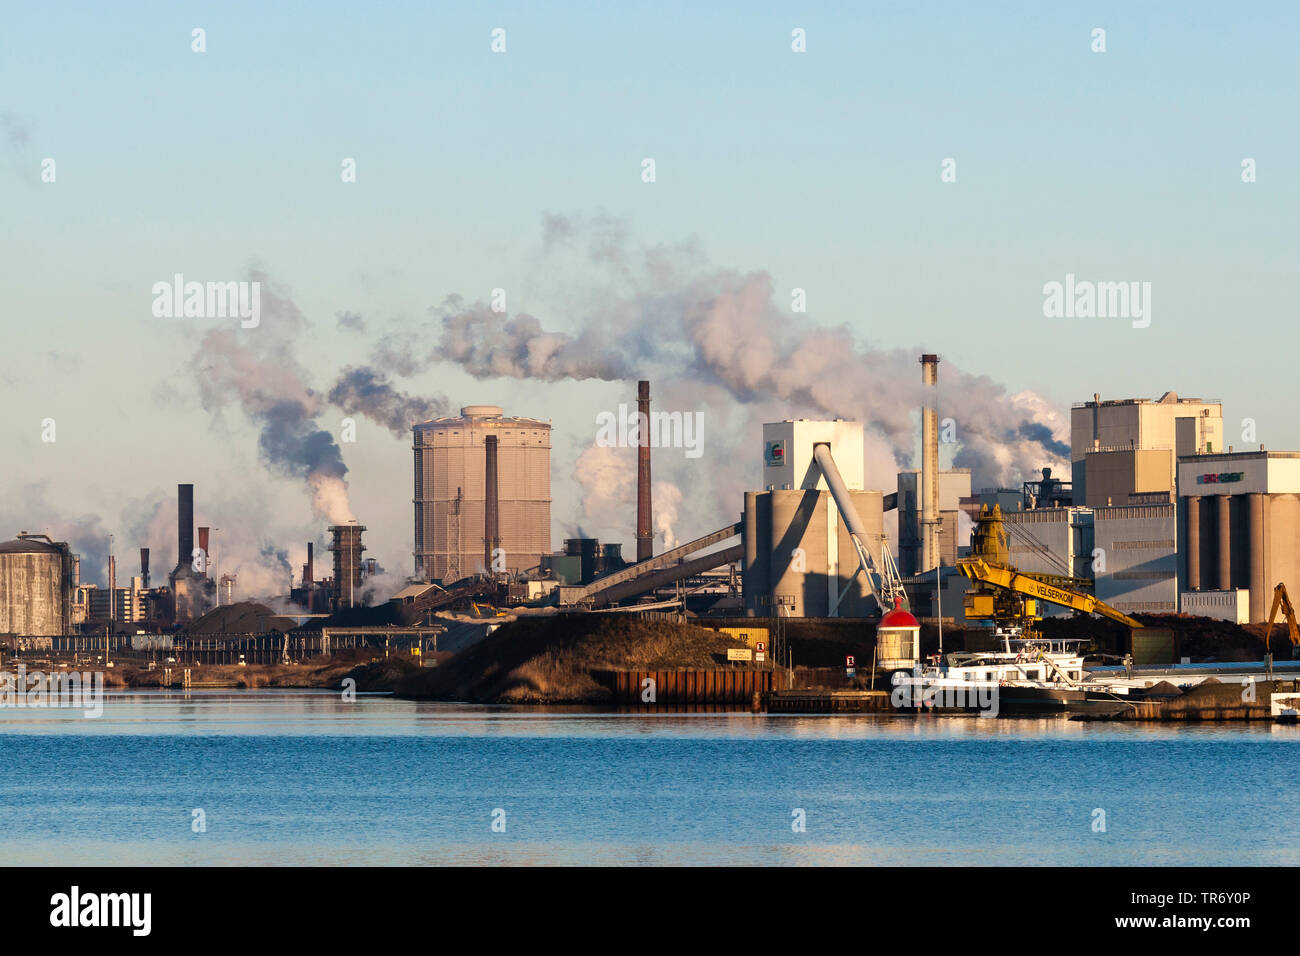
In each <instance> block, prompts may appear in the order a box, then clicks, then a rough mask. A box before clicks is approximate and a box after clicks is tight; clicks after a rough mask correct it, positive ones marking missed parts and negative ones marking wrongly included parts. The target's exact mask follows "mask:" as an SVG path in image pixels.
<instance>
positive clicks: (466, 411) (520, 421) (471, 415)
mask: <svg viewBox="0 0 1300 956" xmlns="http://www.w3.org/2000/svg"><path fill="white" fill-rule="evenodd" d="M480 409H490V410H491V411H490V413H488V412H479V411H478V410H480ZM469 425H506V426H510V425H513V426H516V427H520V428H550V427H551V423H550V422H549V421H542V419H540V418H522V417H518V416H514V415H504V414H502V413H501V409H500V408H499V407H498V406H496V405H466V406H465V407H464V408H462V409H461V414H460V415H456V416H450V417H447V418H430V419H429V420H428V421H424V422H416V423H415V424H414V425H413V426H411V427H412V428H414V429H415V430H416V431H420V430H422V429H431V430H434V429H442V428H454V427H462V428H463V427H466V426H469Z"/></svg>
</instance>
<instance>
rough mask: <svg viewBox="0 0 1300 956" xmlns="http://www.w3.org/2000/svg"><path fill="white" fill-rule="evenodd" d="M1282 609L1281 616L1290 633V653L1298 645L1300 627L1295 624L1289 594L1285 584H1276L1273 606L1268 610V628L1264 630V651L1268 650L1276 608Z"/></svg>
mask: <svg viewBox="0 0 1300 956" xmlns="http://www.w3.org/2000/svg"><path fill="white" fill-rule="evenodd" d="M1279 609H1280V610H1281V611H1282V616H1283V617H1285V618H1286V627H1287V631H1288V632H1289V633H1290V635H1291V649H1292V653H1294V652H1295V649H1296V648H1298V647H1300V627H1298V626H1297V625H1296V620H1295V608H1294V607H1292V606H1291V596H1290V595H1289V594H1287V593H1286V585H1285V584H1278V586H1277V587H1275V588H1274V589H1273V607H1272V609H1271V610H1270V611H1269V612H1268V630H1266V631H1265V632H1264V651H1265V652H1266V653H1267V651H1268V641H1269V638H1270V637H1272V636H1273V624H1274V622H1275V621H1276V620H1277V612H1278V610H1279Z"/></svg>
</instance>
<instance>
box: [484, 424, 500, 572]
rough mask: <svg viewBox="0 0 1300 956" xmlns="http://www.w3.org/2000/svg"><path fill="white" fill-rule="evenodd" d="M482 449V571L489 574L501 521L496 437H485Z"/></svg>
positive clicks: (498, 545)
mask: <svg viewBox="0 0 1300 956" xmlns="http://www.w3.org/2000/svg"><path fill="white" fill-rule="evenodd" d="M483 448H484V453H485V455H486V456H487V457H486V461H485V464H484V472H483V473H484V480H483V494H484V504H483V569H484V570H485V571H487V572H488V573H489V574H491V573H492V553H493V551H495V550H496V549H497V548H499V547H500V546H501V521H500V516H499V514H498V502H497V436H496V435H488V436H486V437H485V438H484V439H483Z"/></svg>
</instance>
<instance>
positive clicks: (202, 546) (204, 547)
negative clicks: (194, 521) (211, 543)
mask: <svg viewBox="0 0 1300 956" xmlns="http://www.w3.org/2000/svg"><path fill="white" fill-rule="evenodd" d="M210 530H211V529H210V528H200V529H199V550H200V551H202V552H203V576H204V577H205V578H206V577H207V576H208V566H209V565H210V564H211V559H212V556H211V555H210V554H209V553H208V533H209V531H210Z"/></svg>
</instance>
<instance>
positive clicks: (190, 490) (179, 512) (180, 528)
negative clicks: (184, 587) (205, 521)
mask: <svg viewBox="0 0 1300 956" xmlns="http://www.w3.org/2000/svg"><path fill="white" fill-rule="evenodd" d="M193 557H194V486H193V485H177V486H176V569H177V570H178V571H179V570H180V569H181V568H188V567H189V566H190V562H191V561H192V560H193Z"/></svg>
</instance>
